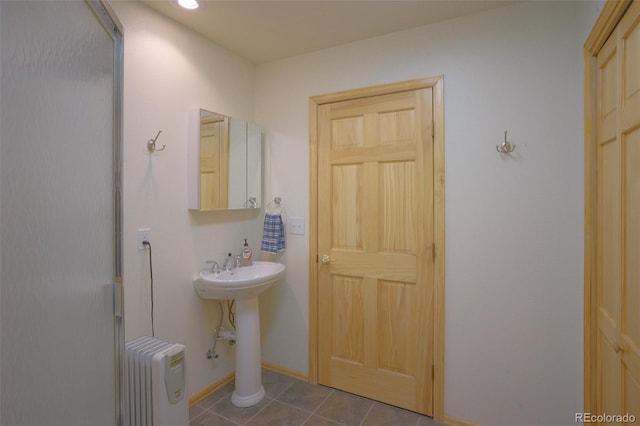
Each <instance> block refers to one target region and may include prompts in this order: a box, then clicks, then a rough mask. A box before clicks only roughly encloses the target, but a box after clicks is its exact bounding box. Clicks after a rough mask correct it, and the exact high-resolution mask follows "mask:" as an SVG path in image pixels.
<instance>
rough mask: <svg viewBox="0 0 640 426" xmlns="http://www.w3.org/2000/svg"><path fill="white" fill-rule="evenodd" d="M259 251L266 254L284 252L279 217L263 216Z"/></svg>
mask: <svg viewBox="0 0 640 426" xmlns="http://www.w3.org/2000/svg"><path fill="white" fill-rule="evenodd" d="M260 249H261V250H262V251H264V252H267V253H278V252H279V251H284V249H285V243H284V223H283V222H282V216H281V215H279V214H271V213H267V214H265V215H264V234H263V236H262V247H261V248H260Z"/></svg>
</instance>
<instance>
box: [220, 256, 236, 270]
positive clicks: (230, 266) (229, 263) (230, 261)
mask: <svg viewBox="0 0 640 426" xmlns="http://www.w3.org/2000/svg"><path fill="white" fill-rule="evenodd" d="M238 267H240V255H235V256H233V255H232V254H231V253H229V257H227V260H225V262H224V266H223V267H222V268H223V269H224V270H225V271H233V270H234V269H236V268H238Z"/></svg>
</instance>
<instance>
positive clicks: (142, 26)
mask: <svg viewBox="0 0 640 426" xmlns="http://www.w3.org/2000/svg"><path fill="white" fill-rule="evenodd" d="M112 5H113V7H114V10H115V12H116V14H117V15H118V18H119V19H120V20H121V22H122V24H123V26H124V34H125V36H124V40H125V58H124V63H125V70H124V80H125V82H124V197H123V202H124V235H123V239H124V273H123V275H124V288H125V332H126V339H127V340H129V339H132V338H135V337H138V336H141V335H150V334H151V321H150V310H151V303H150V290H151V287H150V279H149V257H148V256H149V252H148V251H138V250H137V241H136V230H137V229H138V228H143V227H149V228H151V244H152V251H153V277H154V281H155V282H154V301H155V303H154V305H155V306H154V317H155V334H156V337H159V338H162V339H167V340H170V341H175V342H180V343H183V344H186V345H187V394H188V396H192V395H193V394H194V393H197V392H199V391H201V390H203V389H204V388H205V387H207V386H209V385H211V384H212V383H214V382H215V381H217V380H219V379H220V378H222V377H224V376H226V375H227V374H229V373H230V372H232V371H233V365H234V352H233V348H229V347H228V345H226V344H220V345H218V352H219V353H220V358H219V359H218V360H207V359H206V358H205V354H206V352H207V349H208V347H209V345H210V343H211V331H212V329H213V327H214V326H215V324H217V322H218V319H219V310H218V305H217V303H216V302H214V301H205V300H202V299H199V298H198V297H197V296H196V294H195V292H194V290H193V285H192V279H193V277H194V275H195V274H197V272H198V271H199V270H200V269H202V268H203V267H205V263H204V262H205V260H207V259H215V260H218V261H221V260H222V259H223V258H224V257H225V254H226V253H227V252H229V251H233V252H234V253H239V252H240V249H241V247H242V243H243V238H249V241H250V242H252V244H253V246H254V247H256V246H258V243H257V240H258V238H259V237H260V236H261V234H260V229H259V228H260V226H259V225H260V223H259V219H258V212H257V211H228V212H189V211H188V210H187V170H186V166H187V139H186V137H187V112H188V110H189V109H191V108H199V107H202V108H206V109H208V110H211V111H215V112H218V113H222V114H226V115H231V116H235V117H238V118H241V119H244V120H251V119H253V114H254V110H253V107H254V105H253V102H254V87H253V84H254V78H255V75H254V74H255V67H254V66H253V65H252V64H250V63H249V62H247V61H245V60H244V59H241V58H239V57H238V56H236V55H234V54H232V53H229V52H227V51H225V50H223V49H221V48H220V47H218V46H217V45H215V44H212V43H211V42H208V41H207V40H205V39H204V38H203V37H201V36H199V35H197V34H195V33H193V32H191V31H189V30H187V29H185V28H184V27H182V26H180V25H178V24H175V23H174V22H172V21H170V20H168V19H166V18H164V17H162V16H161V15H159V14H157V13H156V12H155V11H153V10H151V9H150V8H148V7H147V6H144V5H142V4H141V3H138V2H114V3H113V4H112ZM158 130H162V134H161V135H160V137H159V139H158V144H160V146H161V145H162V144H166V149H165V150H164V151H162V152H157V153H155V154H152V155H151V154H149V152H148V151H147V147H146V142H147V140H148V139H149V138H153V137H155V136H156V134H157V132H158Z"/></svg>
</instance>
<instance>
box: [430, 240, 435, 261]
mask: <svg viewBox="0 0 640 426" xmlns="http://www.w3.org/2000/svg"><path fill="white" fill-rule="evenodd" d="M431 255H432V256H433V260H436V243H431Z"/></svg>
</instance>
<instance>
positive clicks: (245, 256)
mask: <svg viewBox="0 0 640 426" xmlns="http://www.w3.org/2000/svg"><path fill="white" fill-rule="evenodd" d="M240 253H241V254H242V256H241V257H240V264H241V265H242V266H247V265H251V264H252V263H253V260H252V257H253V251H252V250H251V247H249V242H248V239H247V238H245V239H244V245H243V246H242V251H241V252H240Z"/></svg>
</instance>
